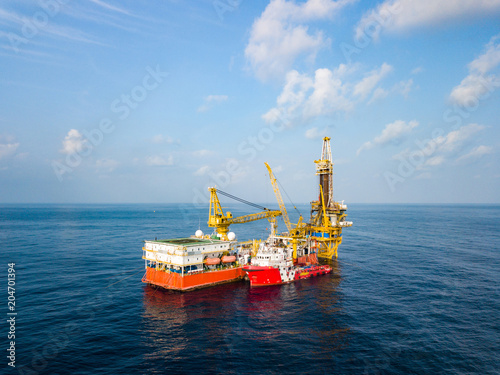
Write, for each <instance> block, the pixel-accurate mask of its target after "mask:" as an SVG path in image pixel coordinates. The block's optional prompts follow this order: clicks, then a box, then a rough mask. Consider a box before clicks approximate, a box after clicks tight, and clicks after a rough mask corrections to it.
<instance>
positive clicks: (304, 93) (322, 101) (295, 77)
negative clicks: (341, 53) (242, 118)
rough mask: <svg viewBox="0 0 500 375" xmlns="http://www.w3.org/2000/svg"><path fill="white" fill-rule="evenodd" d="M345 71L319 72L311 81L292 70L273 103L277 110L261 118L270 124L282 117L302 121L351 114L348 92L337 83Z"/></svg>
mask: <svg viewBox="0 0 500 375" xmlns="http://www.w3.org/2000/svg"><path fill="white" fill-rule="evenodd" d="M344 70H345V69H344V68H343V66H342V65H341V66H340V67H339V69H336V70H333V71H332V70H329V69H318V70H316V72H315V75H314V78H313V77H310V76H309V75H307V74H300V73H298V72H297V71H295V70H292V71H291V72H289V73H288V74H287V76H286V82H285V85H284V87H283V91H282V92H281V94H280V96H279V97H278V99H277V101H276V102H277V107H275V108H272V109H271V110H269V111H268V112H267V113H266V114H264V115H263V116H262V117H263V119H264V120H265V121H266V122H273V121H276V120H277V119H278V118H280V117H284V118H285V119H287V120H295V119H300V120H302V121H305V120H308V119H310V118H313V117H317V116H322V115H328V114H331V113H334V112H339V111H350V110H351V109H352V108H353V106H354V104H353V102H352V101H351V100H350V99H349V98H348V97H347V92H348V88H347V86H346V85H345V84H344V83H343V82H342V81H341V79H340V78H341V77H340V76H341V75H342V74H343V72H344Z"/></svg>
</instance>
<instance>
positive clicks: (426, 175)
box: [415, 172, 432, 180]
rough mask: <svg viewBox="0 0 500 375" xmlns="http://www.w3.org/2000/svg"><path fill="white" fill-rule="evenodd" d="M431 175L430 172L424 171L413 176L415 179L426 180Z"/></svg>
mask: <svg viewBox="0 0 500 375" xmlns="http://www.w3.org/2000/svg"><path fill="white" fill-rule="evenodd" d="M431 177H432V175H431V173H430V172H424V173H420V174H419V175H418V176H417V177H415V180H428V179H430V178H431Z"/></svg>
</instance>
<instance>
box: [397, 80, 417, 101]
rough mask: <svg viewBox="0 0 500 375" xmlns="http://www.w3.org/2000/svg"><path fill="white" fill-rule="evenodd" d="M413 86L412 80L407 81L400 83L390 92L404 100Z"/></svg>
mask: <svg viewBox="0 0 500 375" xmlns="http://www.w3.org/2000/svg"><path fill="white" fill-rule="evenodd" d="M412 86H413V79H411V78H410V79H409V80H408V81H400V82H398V83H397V84H396V85H394V87H393V88H392V90H393V91H394V92H397V93H398V94H401V95H403V96H404V97H405V98H407V97H408V94H409V93H410V91H411V88H412Z"/></svg>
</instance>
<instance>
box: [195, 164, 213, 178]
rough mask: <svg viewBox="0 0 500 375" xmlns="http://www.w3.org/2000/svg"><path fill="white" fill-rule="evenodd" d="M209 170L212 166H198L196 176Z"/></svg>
mask: <svg viewBox="0 0 500 375" xmlns="http://www.w3.org/2000/svg"><path fill="white" fill-rule="evenodd" d="M208 171H210V167H209V166H208V165H204V166H202V167H200V168H198V169H197V170H196V171H195V172H194V173H193V174H194V175H195V176H203V175H205V174H207V173H208Z"/></svg>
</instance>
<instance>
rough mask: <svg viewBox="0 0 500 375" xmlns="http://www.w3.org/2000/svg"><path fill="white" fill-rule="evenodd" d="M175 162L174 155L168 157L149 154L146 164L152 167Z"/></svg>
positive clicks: (164, 165)
mask: <svg viewBox="0 0 500 375" xmlns="http://www.w3.org/2000/svg"><path fill="white" fill-rule="evenodd" d="M173 164H174V157H173V156H172V155H170V156H169V157H168V158H167V159H165V158H163V157H162V156H149V157H147V158H146V165H148V166H150V167H166V166H169V165H173Z"/></svg>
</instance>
